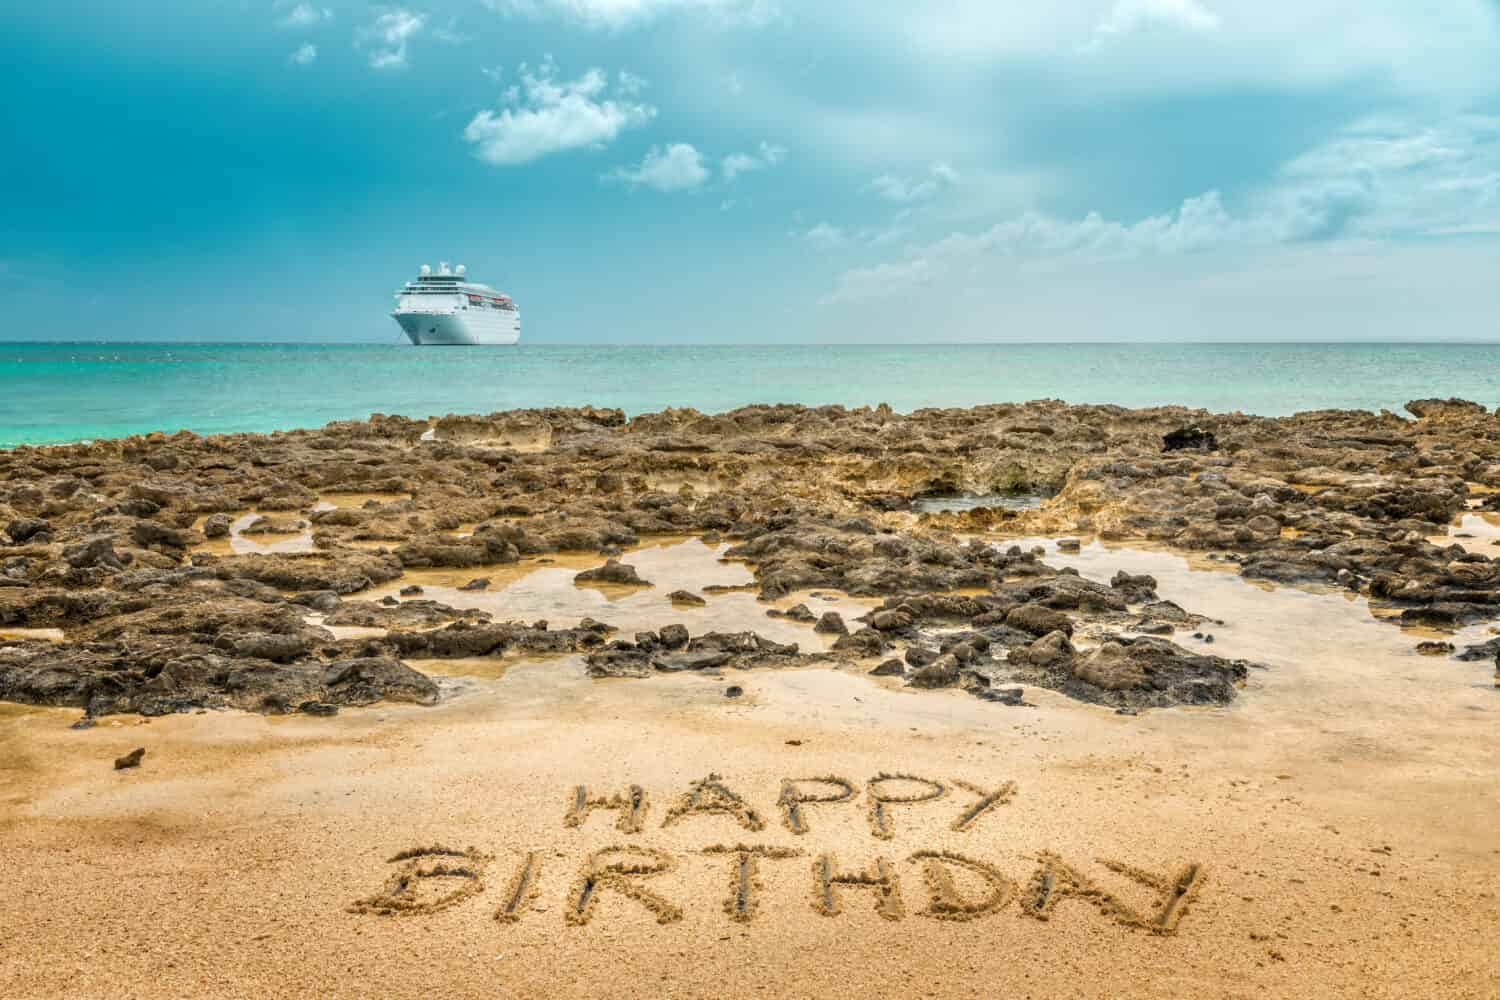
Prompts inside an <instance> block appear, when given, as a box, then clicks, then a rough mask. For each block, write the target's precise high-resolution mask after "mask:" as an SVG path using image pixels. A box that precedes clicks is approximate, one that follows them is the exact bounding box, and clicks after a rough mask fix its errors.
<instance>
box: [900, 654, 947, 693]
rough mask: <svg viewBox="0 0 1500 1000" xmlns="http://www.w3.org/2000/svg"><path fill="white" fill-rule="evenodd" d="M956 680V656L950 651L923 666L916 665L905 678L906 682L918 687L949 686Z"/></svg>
mask: <svg viewBox="0 0 1500 1000" xmlns="http://www.w3.org/2000/svg"><path fill="white" fill-rule="evenodd" d="M957 682H958V658H957V657H955V656H954V655H953V654H952V653H944V654H943V655H942V656H939V657H938V658H937V659H936V660H933V661H932V662H931V663H929V664H927V665H926V666H925V667H918V668H917V669H915V670H913V671H912V672H911V676H910V677H908V678H907V683H909V684H911V685H912V686H913V687H920V688H939V687H950V686H952V685H953V684H956V683H957Z"/></svg>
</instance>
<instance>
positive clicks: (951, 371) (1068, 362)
mask: <svg viewBox="0 0 1500 1000" xmlns="http://www.w3.org/2000/svg"><path fill="white" fill-rule="evenodd" d="M1429 396H1441V397H1448V396H1459V397H1463V398H1466V399H1472V400H1475V401H1477V402H1480V403H1483V404H1485V405H1486V406H1494V405H1496V404H1497V403H1500V345H1476V344H1422V345H1417V344H965V345H946V344H929V345H922V346H916V345H913V346H828V345H805V346H770V345H766V346H734V347H728V346H725V347H720V346H715V347H687V346H682V347H584V346H568V347H554V346H542V345H522V346H519V347H514V348H475V349H467V348H415V347H410V346H405V345H388V344H349V345H322V344H83V343H76V344H14V343H12V344H5V345H0V446H4V447H11V446H14V445H18V444H48V443H60V442H69V441H79V440H85V439H92V438H104V437H118V436H121V435H126V434H140V433H147V432H150V431H157V430H160V431H175V430H180V429H184V428H185V429H188V430H192V431H196V432H198V433H201V434H211V433H223V432H229V431H271V430H285V429H290V428H297V427H316V426H320V425H322V424H325V423H327V422H329V421H331V420H349V419H364V418H366V417H368V416H369V415H370V414H371V413H377V412H378V413H391V414H403V415H406V416H411V417H426V416H430V415H441V414H445V413H488V412H491V411H495V410H508V409H515V408H519V407H535V406H578V405H583V404H592V405H595V406H605V407H620V408H621V409H623V410H625V411H626V412H627V413H629V414H636V413H641V412H644V411H649V410H659V409H662V408H663V407H667V406H691V407H696V408H697V409H700V410H704V411H718V410H726V409H731V408H733V407H737V406H743V405H746V404H751V403H806V404H810V405H813V404H824V403H842V404H844V405H846V406H859V405H865V404H875V403H889V404H890V405H891V406H892V407H894V408H895V409H897V410H902V411H909V410H913V409H918V408H921V407H927V406H973V405H976V404H980V403H992V402H1006V401H1019V400H1028V399H1039V398H1046V397H1051V398H1057V399H1065V400H1067V401H1068V402H1072V403H1118V404H1120V405H1123V406H1151V405H1157V404H1167V403H1178V404H1183V405H1186V406H1196V407H1205V408H1207V409H1211V410H1222V411H1230V410H1240V411H1243V412H1246V413H1256V414H1262V415H1266V416H1278V415H1284V414H1289V413H1295V412H1297V411H1299V410H1310V409H1322V408H1330V407H1339V408H1359V409H1370V410H1378V409H1381V408H1388V409H1392V410H1397V411H1399V410H1400V408H1401V406H1402V405H1403V404H1404V403H1405V402H1406V401H1407V400H1410V399H1418V398H1422V397H1429Z"/></svg>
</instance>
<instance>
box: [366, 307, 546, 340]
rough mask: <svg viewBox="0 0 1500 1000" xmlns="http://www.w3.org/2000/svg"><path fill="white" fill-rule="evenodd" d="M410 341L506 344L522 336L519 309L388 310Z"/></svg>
mask: <svg viewBox="0 0 1500 1000" xmlns="http://www.w3.org/2000/svg"><path fill="white" fill-rule="evenodd" d="M391 315H392V316H393V317H394V318H395V320H396V322H397V323H399V324H401V329H402V330H403V331H405V333H406V336H407V337H409V338H410V339H411V342H412V343H413V344H420V345H467V346H481V345H483V346H490V345H493V346H506V345H510V344H514V343H516V341H518V340H520V339H521V317H520V314H519V313H518V312H513V311H507V310H500V309H461V310H458V311H456V312H431V313H423V312H395V313H392V314H391Z"/></svg>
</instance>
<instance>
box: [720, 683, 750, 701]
mask: <svg viewBox="0 0 1500 1000" xmlns="http://www.w3.org/2000/svg"><path fill="white" fill-rule="evenodd" d="M744 693H745V689H744V688H742V687H740V686H739V685H738V684H731V685H729V686H728V687H727V688H725V689H724V697H726V698H738V697H739V696H740V695H742V694H744Z"/></svg>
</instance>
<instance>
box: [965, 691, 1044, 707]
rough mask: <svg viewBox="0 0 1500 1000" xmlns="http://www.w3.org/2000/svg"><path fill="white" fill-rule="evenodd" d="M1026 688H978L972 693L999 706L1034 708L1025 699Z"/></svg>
mask: <svg viewBox="0 0 1500 1000" xmlns="http://www.w3.org/2000/svg"><path fill="white" fill-rule="evenodd" d="M1025 691H1026V689H1025V688H1018V687H985V688H977V689H975V690H974V691H973V692H972V693H973V695H974V697H976V698H979V699H981V700H983V701H992V702H995V703H996V704H998V705H1011V706H1013V707H1017V708H1034V707H1036V706H1034V705H1031V704H1030V703H1029V702H1027V701H1026V700H1025V698H1024V697H1023V696H1024V694H1025Z"/></svg>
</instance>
